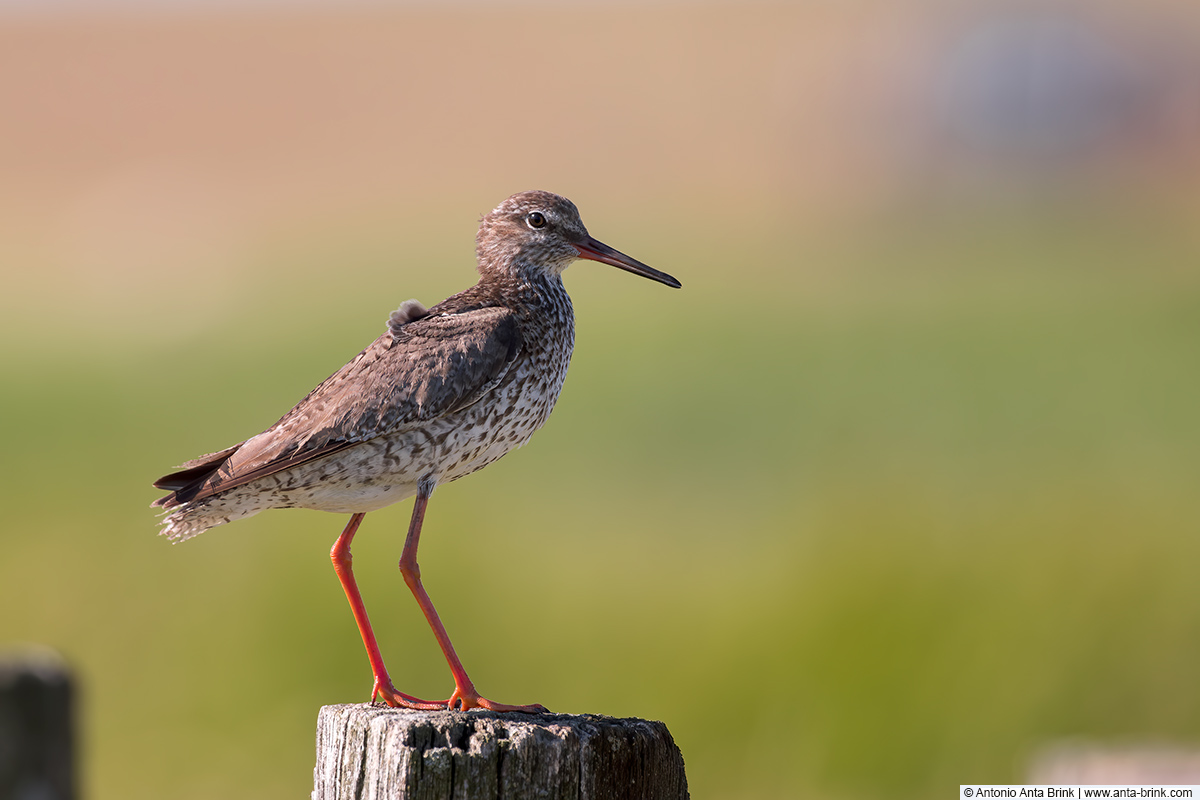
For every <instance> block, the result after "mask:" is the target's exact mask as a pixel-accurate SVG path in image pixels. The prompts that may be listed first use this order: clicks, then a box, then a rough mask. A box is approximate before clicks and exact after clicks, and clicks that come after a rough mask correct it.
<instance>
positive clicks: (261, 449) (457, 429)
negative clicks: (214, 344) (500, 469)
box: [154, 191, 680, 712]
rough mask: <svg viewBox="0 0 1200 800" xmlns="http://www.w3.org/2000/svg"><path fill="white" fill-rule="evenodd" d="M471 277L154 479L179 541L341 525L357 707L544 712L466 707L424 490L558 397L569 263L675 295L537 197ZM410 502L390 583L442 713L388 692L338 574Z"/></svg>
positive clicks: (338, 561) (337, 559) (559, 204)
mask: <svg viewBox="0 0 1200 800" xmlns="http://www.w3.org/2000/svg"><path fill="white" fill-rule="evenodd" d="M475 255H476V258H477V259H478V262H479V266H478V269H479V275H480V278H479V282H478V283H476V284H475V285H474V286H472V287H471V288H470V289H467V290H466V291H463V292H459V293H458V294H456V295H454V296H453V297H450V298H448V299H446V300H443V301H442V302H441V303H438V304H437V305H435V306H433V307H432V308H425V307H424V306H423V305H421V304H420V303H418V302H417V301H416V300H409V301H407V302H405V303H404V304H402V305H401V306H400V308H398V309H397V310H396V311H394V312H392V315H391V318H390V319H389V320H388V325H387V330H386V331H385V332H384V333H383V335H382V336H380V337H379V338H378V339H376V340H375V341H374V342H372V343H371V345H370V346H368V347H367V349H366V350H363V351H362V352H361V353H359V354H358V355H357V356H356V357H355V358H354V359H353V360H352V361H351V362H350V363H349V364H347V365H346V366H344V367H342V368H341V369H340V370H338V371H337V372H336V373H334V374H333V375H332V376H330V377H329V378H328V379H327V380H325V381H324V382H323V383H322V384H321V385H319V386H318V387H317V388H316V389H313V390H312V391H311V392H309V394H308V396H307V397H305V398H304V399H303V400H301V401H300V402H299V403H298V404H297V405H296V407H295V408H293V409H292V410H291V411H289V412H288V413H286V414H284V415H283V417H282V418H281V419H280V420H279V421H278V422H276V423H275V424H274V425H272V426H271V427H270V428H268V429H267V430H265V431H263V432H262V433H260V434H259V435H257V436H255V437H253V438H251V439H247V440H246V441H244V442H242V443H240V444H235V445H234V446H233V447H228V448H226V449H224V450H222V451H220V452H218V453H212V454H210V455H206V456H201V457H199V458H196V459H193V460H191V461H188V462H187V463H185V464H182V465H180V466H179V471H178V472H173V473H171V474H170V475H167V476H165V477H162V478H159V479H158V480H157V481H155V482H154V485H155V487H157V488H159V489H167V490H170V494H168V495H166V496H165V497H161V498H159V499H158V500H156V501H155V502H154V506H157V507H161V508H163V509H165V512H164V514H165V516H164V519H163V522H162V526H163V528H162V533H163V534H164V535H166V536H168V537H170V538H171V539H172V540H173V541H182V540H184V539H188V538H190V537H192V536H195V535H197V534H199V533H202V532H204V531H205V530H208V529H209V528H212V527H214V526H216V525H221V524H223V523H226V522H233V521H234V520H238V519H243V518H245V517H249V516H251V515H253V514H257V513H258V512H260V511H264V510H266V509H269V508H313V509H317V510H320V511H331V512H334V513H337V514H350V515H351V516H350V521H349V523H348V524H347V525H346V528H345V530H343V531H342V534H341V536H339V537H338V540H337V542H336V543H335V544H334V546H333V549H332V550H331V551H330V558H331V559H332V560H333V568H334V570H335V571H336V572H337V576H338V579H339V580H340V581H341V583H342V588H343V589H344V590H345V592H346V598H347V599H348V600H349V601H350V608H351V610H352V611H353V612H354V619H355V621H356V622H357V623H358V630H359V632H360V633H361V634H362V639H363V644H364V645H366V648H367V657H368V659H369V660H370V662H371V670H372V672H373V673H374V677H375V684H374V688H373V689H372V692H371V699H372V701H374V700H375V699H376V698H380V699H382V700H383V701H384V702H386V703H387V704H388V705H390V706H400V707H405V708H414V709H427V710H433V709H444V708H458V709H462V710H464V711H465V710H467V709H471V708H485V709H491V710H494V711H524V712H536V711H544V710H545V709H544V708H543V707H542V706H540V705H536V704H535V705H507V704H504V703H496V702H493V701H491V700H488V699H487V698H485V697H482V696H481V695H480V694H479V692H478V691H476V689H475V684H474V683H472V682H471V679H470V678H469V677H468V676H467V672H466V670H465V669H463V665H462V662H461V661H460V660H459V658H458V655H457V654H456V653H455V652H454V646H453V645H452V644H451V643H450V637H449V635H447V633H446V628H445V626H443V625H442V622H441V620H440V619H438V614H437V611H436V610H435V609H434V607H433V602H432V601H431V600H430V599H429V595H428V594H427V593H426V592H425V589H424V587H423V586H422V585H421V570H420V567H418V566H417V544H418V542H419V541H420V537H421V525H422V522H423V521H424V519H425V508H426V506H427V505H428V503H429V497H430V495H431V494H432V493H433V490H434V488H435V487H436V486H438V485H439V484H442V483H448V482H450V481H453V480H457V479H459V478H461V477H463V476H464V475H470V474H471V473H472V472H475V471H476V470H479V469H482V468H483V467H485V466H487V465H488V464H490V463H492V462H493V461H495V460H496V459H498V458H500V457H501V456H503V455H504V454H505V453H507V452H509V451H510V450H513V449H515V448H517V447H520V446H521V445H523V444H525V442H527V441H529V437H531V436H532V435H533V432H534V431H536V430H537V429H538V428H540V427H541V426H542V424H543V423H545V421H546V418H547V417H549V416H550V411H551V410H552V409H553V408H554V403H555V401H556V400H557V399H558V394H559V390H561V389H562V385H563V379H564V378H565V377H566V375H567V365H568V363H569V362H570V360H571V351H572V349H573V347H574V343H575V318H574V313H573V311H572V308H571V298H570V297H569V296H568V295H567V291H566V289H565V288H563V283H562V273H563V270H565V269H566V268H567V267H568V266H569V265H570V264H571V262H573V261H575V260H576V259H588V260H591V261H598V262H600V263H602V264H610V265H612V266H614V267H619V268H621V269H624V270H628V271H629V272H632V273H634V274H637V275H642V276H644V277H647V278H650V279H652V280H656V281H658V282H660V283H665V284H666V285H668V286H672V287H675V288H679V287H680V283H679V281H677V280H675V279H674V278H673V277H671V276H670V275H667V274H666V273H665V272H659V271H658V270H656V269H652V268H651V267H648V266H646V265H645V264H643V263H642V262H640V261H637V260H636V259H633V258H630V257H629V256H627V255H625V254H623V253H621V252H618V251H617V250H614V249H613V248H611V247H609V246H608V245H606V244H603V243H602V242H599V241H597V240H596V239H593V238H592V237H591V236H590V235H589V234H588V232H587V228H585V227H584V225H583V221H582V220H581V219H580V217H579V211H578V210H577V209H576V208H575V204H574V203H572V202H571V201H570V200H568V199H566V198H565V197H560V196H559V195H556V194H551V193H550V192H542V191H535V192H522V193H521V194H515V195H513V196H512V197H510V198H508V199H507V200H505V201H504V202H503V203H501V204H500V205H498V206H497V207H496V208H495V209H494V210H493V211H492V212H491V213H489V214H487V215H486V216H485V217H484V218H483V220H482V221H481V222H480V225H479V234H478V235H477V236H476V239H475ZM413 495H416V500H415V501H414V503H413V512H412V520H411V522H410V523H409V526H408V536H407V537H406V538H405V540H404V549H403V551H402V553H401V556H400V573H401V575H402V576H403V577H404V582H405V583H406V584H408V588H409V589H410V590H411V591H412V593H413V595H414V596H415V597H416V599H417V603H418V605H420V607H421V611H422V612H424V614H425V619H426V620H428V622H429V625H430V627H431V628H433V633H434V636H435V637H436V638H437V641H438V645H439V646H440V647H441V649H442V653H443V654H444V655H445V657H446V661H447V662H448V663H449V665H450V672H451V673H452V674H453V676H454V693H453V694H451V695H450V698H449V699H448V700H447V701H445V702H431V701H427V700H420V699H417V698H416V697H413V696H411V695H408V694H404V693H403V692H399V691H397V690H396V688H395V686H393V685H392V680H391V678H390V677H389V675H388V672H387V668H386V667H385V666H384V663H383V657H382V656H381V655H380V652H379V646H378V644H377V643H376V639H375V634H374V632H373V631H372V630H371V623H370V620H369V619H368V618H367V610H366V607H365V606H364V605H363V600H362V595H361V594H359V591H358V585H357V583H356V582H355V580H354V573H353V571H352V570H351V568H350V563H351V557H350V543H351V541H352V540H353V539H354V534H355V533H356V532H357V531H358V526H359V524H360V523H361V522H362V520H363V516H364V515H366V513H367V512H369V511H375V510H377V509H380V508H383V507H384V506H388V505H391V504H392V503H395V502H398V501H400V500H404V499H406V498H409V497H412V496H413Z"/></svg>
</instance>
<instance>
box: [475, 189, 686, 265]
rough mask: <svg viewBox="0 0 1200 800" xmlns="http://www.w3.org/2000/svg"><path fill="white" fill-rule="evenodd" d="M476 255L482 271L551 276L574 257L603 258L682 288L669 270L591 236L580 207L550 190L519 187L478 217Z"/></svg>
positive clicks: (606, 261) (595, 259) (600, 260)
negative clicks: (534, 272)
mask: <svg viewBox="0 0 1200 800" xmlns="http://www.w3.org/2000/svg"><path fill="white" fill-rule="evenodd" d="M475 255H476V257H477V258H478V259H479V271H480V273H482V274H483V275H485V276H487V275H490V274H497V276H498V277H499V276H511V275H513V274H514V273H517V274H520V273H521V272H526V271H529V270H534V271H540V272H542V273H544V274H546V275H548V276H551V277H558V276H559V275H562V272H563V270H565V269H566V268H567V267H568V266H570V265H571V262H572V261H575V260H576V259H580V258H583V259H588V260H591V261H599V262H600V263H602V264H609V265H611V266H614V267H619V268H621V269H623V270H627V271H629V272H632V273H634V274H636V275H641V276H643V277H646V278H650V279H651V280H656V281H658V282H660V283H665V284H666V285H667V286H673V287H675V288H679V286H680V283H679V281H677V280H675V279H674V278H672V277H671V276H670V275H668V274H666V273H665V272H659V271H658V270H656V269H654V268H652V267H648V266H646V265H645V264H643V263H642V262H640V261H638V260H637V259H634V258H630V257H629V256H627V255H625V254H624V253H621V252H619V251H617V250H614V249H613V248H611V247H609V246H608V245H606V244H604V243H603V242H600V241H597V240H596V239H593V238H592V237H591V236H590V235H589V234H588V232H587V228H585V227H584V225H583V220H582V219H580V217H579V209H577V208H575V204H574V203H572V202H571V201H570V200H568V199H567V198H565V197H561V196H559V195H557V194H553V193H551V192H541V191H535V192H521V193H520V194H514V195H513V196H512V197H510V198H508V199H507V200H505V201H504V202H503V203H501V204H500V205H498V206H496V207H495V208H494V209H492V211H491V212H490V213H489V214H487V216H485V217H484V218H483V219H482V220H481V221H480V223H479V234H478V235H477V236H476V237H475Z"/></svg>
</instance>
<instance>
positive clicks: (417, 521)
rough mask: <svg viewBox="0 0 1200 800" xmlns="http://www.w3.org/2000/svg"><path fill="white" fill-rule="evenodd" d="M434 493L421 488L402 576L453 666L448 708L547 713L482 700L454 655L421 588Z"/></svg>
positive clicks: (533, 707)
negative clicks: (420, 552)
mask: <svg viewBox="0 0 1200 800" xmlns="http://www.w3.org/2000/svg"><path fill="white" fill-rule="evenodd" d="M432 492H433V487H432V486H430V485H428V484H427V483H426V482H424V481H422V482H421V483H420V484H418V489H417V499H416V502H415V503H414V504H413V515H412V522H410V523H409V526H408V536H407V537H406V538H405V540H404V552H403V553H402V554H401V555H400V574H401V575H403V576H404V582H405V583H407V584H408V588H409V589H410V590H412V593H413V596H414V597H415V598H417V604H418V605H419V606H421V611H422V612H424V614H425V619H426V620H427V621H428V622H429V627H431V628H433V635H434V636H435V637H437V641H438V645H439V646H440V647H441V648H442V653H443V654H444V655H445V656H446V662H447V663H449V665H450V672H451V673H452V674H453V675H454V694H452V695H450V699H449V700H447V701H446V705H445V707H446V708H451V709H452V708H456V707H457V708H461V709H462V710H463V711H466V710H467V709H471V708H486V709H488V710H490V711H523V712H526V713H530V714H533V713H537V712H540V711H545V710H546V709H545V707H544V706H540V705H537V704H534V705H528V706H510V705H507V704H505V703H494V702H492V701H491V700H488V699H487V698H486V697H481V696H480V694H479V692H477V691H476V690H475V684H473V683H471V679H470V678H469V677H467V671H466V670H465V669H463V665H462V662H461V661H459V659H458V654H457V653H455V652H454V645H453V644H451V643H450V635H449V634H447V633H446V626H445V625H443V624H442V621H441V619H439V618H438V613H437V609H435V608H434V607H433V601H432V600H430V599H429V595H428V594H427V593H426V592H425V587H424V586H422V585H421V568H420V567H419V566H417V545H418V544H419V543H420V540H421V524H422V523H423V522H424V521H425V506H426V505H428V503H429V495H430V494H431V493H432ZM369 650H370V648H369V647H368V651H369ZM381 663H382V662H381Z"/></svg>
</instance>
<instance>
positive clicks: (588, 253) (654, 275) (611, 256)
mask: <svg viewBox="0 0 1200 800" xmlns="http://www.w3.org/2000/svg"><path fill="white" fill-rule="evenodd" d="M574 247H575V249H576V250H578V251H579V257H580V258H586V259H587V260H589V261H599V262H600V263H601V264H608V265H609V266H612V267H618V268H620V269H623V270H625V271H626V272H632V273H633V274H634V275H641V276H642V277H643V278H649V279H650V280H652V281H658V282H659V283H665V284H666V285H667V286H670V287H672V288H675V289H679V288H682V286H683V284H682V283H680V282H679V281H677V280H675V279H674V278H672V277H671V276H670V275H668V274H667V273H665V272H659V271H658V270H656V269H654V268H653V267H648V266H646V265H645V264H643V263H642V262H640V261H638V260H637V259H636V258H630V257H629V256H627V255H625V254H624V253H622V252H621V251H620V250H614V249H613V248H611V247H609V246H608V245H606V244H605V243H604V242H600V241H597V240H595V239H593V238H592V237H591V236H589V237H588V238H587V239H585V240H584V241H583V242H582V243H580V244H576V245H574Z"/></svg>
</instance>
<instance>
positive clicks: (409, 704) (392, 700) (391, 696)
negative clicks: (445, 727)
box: [371, 678, 446, 711]
mask: <svg viewBox="0 0 1200 800" xmlns="http://www.w3.org/2000/svg"><path fill="white" fill-rule="evenodd" d="M376 698H379V699H380V700H382V701H383V702H384V703H386V704H388V705H389V706H391V707H392V708H411V709H413V710H414V711H442V710H444V709H445V708H446V704H445V703H438V702H434V701H432V700H421V699H419V698H416V697H413V696H412V695H410V694H405V693H404V692H398V691H396V687H395V686H392V684H391V682H390V681H388V682H386V683H385V682H382V681H380V680H379V679H378V678H376V679H375V687H374V688H373V689H372V690H371V704H372V705H374V704H375V699H376Z"/></svg>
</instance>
